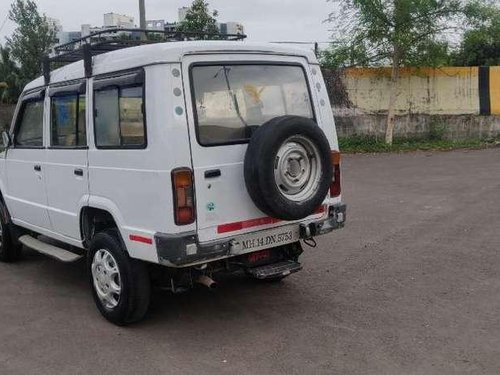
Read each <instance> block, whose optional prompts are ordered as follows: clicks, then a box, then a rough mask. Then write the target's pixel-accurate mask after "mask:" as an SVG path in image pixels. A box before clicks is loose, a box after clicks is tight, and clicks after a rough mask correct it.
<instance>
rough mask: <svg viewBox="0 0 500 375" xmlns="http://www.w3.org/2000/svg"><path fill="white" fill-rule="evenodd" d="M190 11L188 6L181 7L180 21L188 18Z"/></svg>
mask: <svg viewBox="0 0 500 375" xmlns="http://www.w3.org/2000/svg"><path fill="white" fill-rule="evenodd" d="M188 12H189V8H188V7H182V8H179V12H178V17H179V22H182V21H184V20H185V19H186V15H187V13H188Z"/></svg>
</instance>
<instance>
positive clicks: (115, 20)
mask: <svg viewBox="0 0 500 375" xmlns="http://www.w3.org/2000/svg"><path fill="white" fill-rule="evenodd" d="M111 27H120V28H123V29H132V28H134V27H135V25H134V17H130V16H126V15H124V14H116V13H106V14H105V15H104V28H111Z"/></svg>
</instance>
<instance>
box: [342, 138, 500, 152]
mask: <svg viewBox="0 0 500 375" xmlns="http://www.w3.org/2000/svg"><path fill="white" fill-rule="evenodd" d="M436 138H439V137H432V138H429V139H395V140H394V142H393V144H392V145H391V146H389V145H387V144H385V142H384V140H383V139H377V138H375V137H367V136H352V137H346V138H339V147H340V150H341V151H342V152H344V153H370V152H408V151H418V150H421V151H431V150H436V151H445V150H455V149H463V148H470V149H478V148H488V147H493V146H495V145H497V143H498V141H499V140H500V139H499V138H496V139H488V140H479V139H466V140H462V141H448V140H444V139H436Z"/></svg>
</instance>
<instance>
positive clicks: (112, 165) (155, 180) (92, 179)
mask: <svg viewBox="0 0 500 375" xmlns="http://www.w3.org/2000/svg"><path fill="white" fill-rule="evenodd" d="M210 62H230V63H231V62H245V63H249V64H252V63H262V62H265V63H270V64H293V65H297V66H300V67H302V68H303V70H304V72H305V74H306V79H307V82H308V85H309V89H310V94H311V103H312V106H313V110H314V113H315V115H316V116H315V117H316V122H317V124H318V126H319V127H320V128H321V129H322V130H323V131H324V133H325V135H326V136H327V139H328V142H329V144H330V148H331V150H338V143H337V136H336V131H335V124H334V118H333V115H332V111H331V107H330V101H329V98H328V93H327V89H326V87H325V83H324V81H323V77H322V74H321V69H320V66H319V64H318V61H317V60H316V57H315V55H314V54H313V53H312V52H311V51H307V50H301V49H295V48H290V47H286V46H283V45H277V44H253V43H243V42H208V41H205V42H176V43H164V44H154V45H147V46H139V47H134V48H127V49H123V50H118V51H113V52H110V53H106V54H103V55H98V56H95V57H94V59H93V76H92V77H88V78H86V77H85V71H84V64H83V62H82V61H80V62H76V63H73V64H70V65H68V66H65V67H63V68H60V69H58V70H55V71H53V72H51V76H50V83H49V85H48V87H47V86H45V81H44V79H43V77H40V78H38V79H36V80H35V81H33V82H31V83H30V84H29V85H27V86H26V88H25V89H24V94H23V95H26V94H27V93H30V92H34V91H36V90H38V89H42V88H44V89H45V99H44V124H43V127H44V132H43V134H44V135H43V147H40V148H20V147H10V148H8V150H7V151H6V152H3V153H2V154H1V157H0V190H1V193H2V195H3V199H4V201H5V204H6V207H7V209H8V211H9V213H10V216H11V219H12V222H13V223H14V224H15V225H17V226H19V227H21V228H24V229H26V230H29V231H32V232H36V233H38V234H42V235H44V236H47V237H49V238H53V239H55V240H58V241H62V242H64V243H66V244H69V245H72V246H75V247H78V248H82V249H83V248H85V238H84V237H83V233H82V212H83V211H84V210H85V209H87V208H89V207H90V208H96V209H101V210H104V211H106V212H108V213H109V214H110V215H111V216H112V218H113V219H114V221H115V222H116V224H117V227H118V229H119V232H120V234H121V237H122V239H123V242H124V245H125V247H126V249H127V251H128V254H129V255H130V257H131V258H135V259H139V260H143V261H146V262H150V263H156V264H163V265H166V266H171V267H178V266H179V265H176V264H173V263H171V262H169V261H165V260H164V259H163V260H162V259H160V257H159V249H157V246H158V242H157V241H156V240H155V236H156V235H157V234H158V233H162V234H166V235H167V236H181V235H183V234H187V233H193V234H195V235H196V236H197V243H198V245H199V246H204V245H208V244H213V243H216V242H218V241H219V242H220V241H224V240H227V239H231V240H232V241H233V242H232V245H234V249H232V250H231V251H230V252H229V253H226V255H224V256H223V257H230V256H234V255H239V254H241V253H244V252H245V250H244V249H242V248H241V246H237V245H235V242H234V239H235V238H236V239H240V240H241V239H245V238H247V239H248V238H251V237H252V236H254V237H255V233H257V232H260V231H265V230H269V229H273V228H285V227H293V228H297V227H298V224H299V223H304V222H309V221H317V220H321V219H324V218H326V217H327V215H328V212H327V211H322V212H318V213H317V214H313V215H312V216H310V217H309V218H307V219H304V220H299V221H296V222H285V221H266V220H261V221H258V220H260V219H264V218H265V217H266V215H265V214H263V213H262V212H261V211H260V210H259V209H258V208H257V207H256V206H255V204H254V203H253V202H252V200H251V198H250V197H249V195H248V193H247V190H246V188H245V181H244V179H243V160H244V156H245V152H246V148H247V144H233V145H226V146H222V147H204V146H201V145H200V144H199V143H198V142H197V138H196V137H195V136H194V134H195V133H196V129H195V123H194V118H195V115H194V112H193V111H194V109H193V105H192V103H193V101H192V91H191V89H190V87H191V82H190V67H191V66H192V64H195V63H197V64H199V63H210ZM135 69H143V70H144V74H145V76H144V77H145V78H144V87H145V106H146V111H145V121H146V136H147V145H146V147H145V148H140V149H101V148H98V147H96V142H95V133H94V128H95V127H94V125H95V124H94V111H95V108H94V88H95V87H94V86H95V84H96V81H97V80H98V78H99V77H102V76H106V75H110V74H118V73H120V72H126V71H129V70H135ZM73 81H79V82H84V84H85V86H86V87H85V93H86V110H85V117H86V134H87V145H88V147H81V148H71V149H65V148H57V149H56V148H53V147H51V130H50V124H51V97H50V94H49V93H50V92H51V90H52V89H53V88H57V86H58V85H59V86H60V85H61V84H63V83H65V82H66V83H68V84H69V83H71V82H73ZM21 105H22V101H20V102H19V105H18V109H17V111H16V116H14V120H13V123H12V127H11V136H13V137H15V126H16V117H17V112H18V111H19V110H20V108H21ZM35 167H39V168H36V169H39V170H35ZM179 167H187V168H190V169H192V170H193V173H194V181H195V190H196V212H197V213H196V220H195V221H194V222H193V223H191V224H188V225H176V223H175V222H174V220H173V210H174V202H173V195H172V175H171V173H172V171H173V170H175V169H176V168H179ZM214 168H217V169H220V171H221V175H220V177H218V178H217V179H213V181H212V180H211V181H207V180H206V179H205V176H204V174H205V172H206V171H207V170H212V169H214ZM76 170H81V171H82V173H81V175H76V174H75V173H76V172H75V171H76ZM340 203H341V196H337V197H334V198H330V197H326V198H325V202H324V204H325V205H328V206H333V205H336V204H340ZM238 222H239V223H242V222H244V223H247V224H248V223H250V224H251V225H246V224H245V225H241V228H239V229H236V230H231V231H221V230H220V226H221V225H228V224H231V223H238ZM259 223H260V224H259ZM273 230H274V229H273ZM263 233H265V232H263ZM294 233H296V232H294ZM245 236H246V237H245ZM297 239H298V238H294V239H293V240H295V241H296V240H297ZM236 242H238V241H236ZM259 248H262V246H261V247H252V249H251V250H248V251H255V250H256V249H259ZM188 251H191V252H192V253H191V255H192V254H195V253H196V251H197V249H196V248H193V247H191V248H190V249H189V250H188ZM218 259H220V257H219V258H218ZM201 262H203V260H194V261H192V262H187V263H184V264H182V265H181V266H182V267H186V266H190V265H193V264H197V263H201Z"/></svg>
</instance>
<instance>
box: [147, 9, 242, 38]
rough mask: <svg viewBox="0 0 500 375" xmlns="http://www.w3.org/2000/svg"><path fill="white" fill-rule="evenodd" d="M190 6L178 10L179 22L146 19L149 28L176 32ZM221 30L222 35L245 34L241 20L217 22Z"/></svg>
mask: <svg viewBox="0 0 500 375" xmlns="http://www.w3.org/2000/svg"><path fill="white" fill-rule="evenodd" d="M188 11H189V8H188V7H182V8H179V11H178V17H179V19H178V21H177V22H167V21H163V20H149V21H146V25H147V28H148V29H150V30H165V31H166V32H170V33H174V32H176V31H177V28H178V26H179V24H180V23H181V22H182V21H184V20H185V19H186V15H187V12H188ZM217 27H218V28H219V32H220V33H221V34H222V35H228V34H231V35H237V34H239V35H243V34H245V28H244V26H243V25H242V24H241V23H239V22H222V23H217Z"/></svg>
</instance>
